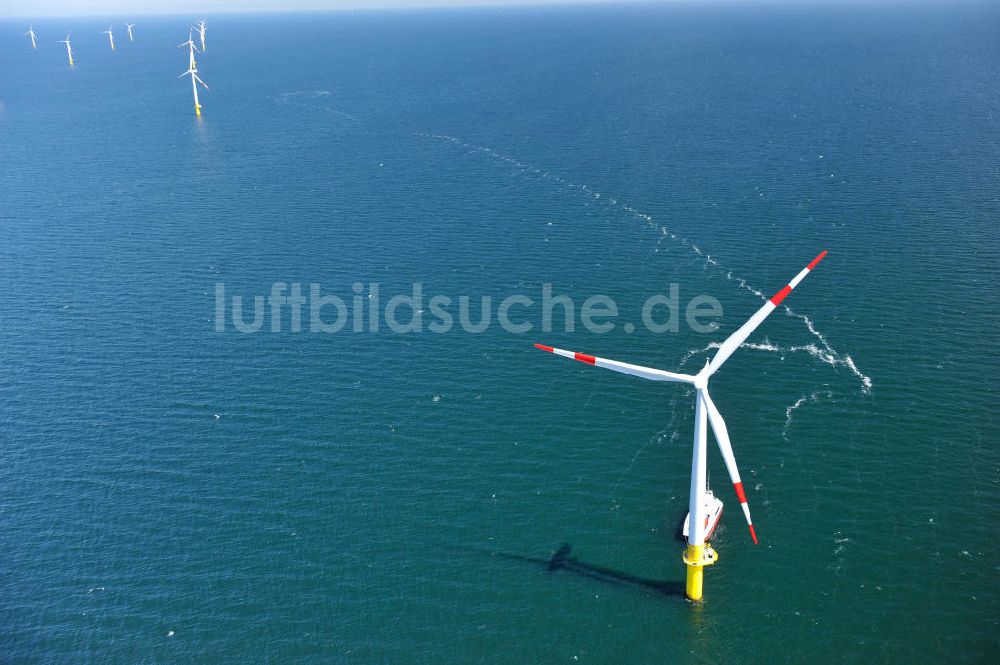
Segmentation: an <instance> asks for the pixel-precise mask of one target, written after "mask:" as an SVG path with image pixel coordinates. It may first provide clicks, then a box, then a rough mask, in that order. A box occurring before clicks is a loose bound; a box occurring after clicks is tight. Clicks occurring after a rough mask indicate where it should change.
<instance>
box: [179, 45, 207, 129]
mask: <svg viewBox="0 0 1000 665" xmlns="http://www.w3.org/2000/svg"><path fill="white" fill-rule="evenodd" d="M182 46H187V47H188V70H187V71H186V72H184V73H183V74H181V75H180V76H178V77H177V78H182V77H184V76H189V75H190V76H191V93H192V94H193V95H194V114H195V115H196V116H198V117H201V102H199V101H198V84H199V83H200V84H201V85H203V86H204V87H205V90H208V84H206V83H205V82H204V81H202V80H201V78H200V77H199V76H198V63H196V62H195V60H194V53H195V51H197V50H198V47H196V46H195V45H194V39H192V33H190V32H189V33H188V40H187V41H186V42H184V43H183V44H178V45H177V48H180V47H182Z"/></svg>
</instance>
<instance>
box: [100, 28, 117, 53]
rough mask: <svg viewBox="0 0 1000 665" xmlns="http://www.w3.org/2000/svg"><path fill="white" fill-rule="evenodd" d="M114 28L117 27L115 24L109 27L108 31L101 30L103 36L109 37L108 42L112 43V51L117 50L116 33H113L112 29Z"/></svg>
mask: <svg viewBox="0 0 1000 665" xmlns="http://www.w3.org/2000/svg"><path fill="white" fill-rule="evenodd" d="M114 27H115V25H114V23H112V24H111V25H109V26H108V29H107V30H101V34H105V35H107V36H108V41H110V42H111V50H112V51H114V50H115V33H113V32H111V30H112V28H114Z"/></svg>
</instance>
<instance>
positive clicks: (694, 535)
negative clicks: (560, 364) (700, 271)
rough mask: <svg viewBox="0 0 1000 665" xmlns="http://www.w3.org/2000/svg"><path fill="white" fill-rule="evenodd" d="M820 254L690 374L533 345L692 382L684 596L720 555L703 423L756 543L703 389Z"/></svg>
mask: <svg viewBox="0 0 1000 665" xmlns="http://www.w3.org/2000/svg"><path fill="white" fill-rule="evenodd" d="M825 256H826V250H824V251H823V252H821V253H820V254H819V256H817V257H816V258H815V259H813V260H812V262H811V263H810V264H809V265H808V266H806V267H805V268H804V269H803V270H802V271H801V272H799V274H798V275H796V276H795V278H794V279H793V280H792V281H790V282H789V283H788V284H787V285H786V286H785V287H784V288H783V289H781V290H780V291H778V292H777V293H775V294H774V295H773V296H771V298H770V299H769V300H768V301H767V302H765V303H764V305H763V306H762V307H761V308H760V309H759V310H757V313H756V314H754V315H753V316H751V317H750V319H749V320H748V321H747V322H746V323H744V324H743V325H742V326H741V327H740V329H739V330H737V331H736V332H734V333H733V334H732V335H730V336H729V337H728V338H727V339H726V341H725V342H723V343H722V345H721V346H720V347H719V349H718V351H716V353H715V356H714V357H713V358H712V359H711V361H706V363H705V367H704V368H702V370H701V371H700V372H698V374H696V375H694V376H692V375H690V374H677V373H674V372H666V371H664V370H661V369H654V368H652V367H643V366H641V365H632V364H629V363H623V362H618V361H617V360H608V359H606V358H597V357H595V356H588V355H585V354H583V353H574V352H573V351H565V350H563V349H556V348H553V347H551V346H543V345H541V344H535V346H536V347H537V348H539V349H541V350H542V351H548V352H549V353H554V354H556V355H559V356H563V357H565V358H572V359H574V360H579V361H581V362H585V363H587V364H590V365H594V366H596V367H603V368H605V369H610V370H613V371H615V372H621V373H622V374H631V375H632V376H638V377H640V378H643V379H648V380H650V381H672V382H678V383H687V384H690V385H693V386H694V389H695V403H694V413H695V421H694V450H693V453H692V458H691V495H690V499H689V501H688V511H689V512H688V523H689V528H688V534H687V535H688V541H687V542H688V544H687V548H686V550H685V552H684V556H683V559H684V563H685V564H686V565H687V585H686V590H687V596H688V598H690V599H691V600H701V597H702V586H703V585H702V582H703V570H704V567H705V566H711V565H712V564H714V563H716V562H717V561H718V560H719V557H718V554H717V553H716V552H715V550H713V549H712V547H711V546H710V545H708V544H707V543H706V539H707V537H708V533H707V531H708V526H709V524H708V522H709V514H708V507H709V506H708V503H707V502H706V500H705V499H706V494H707V489H708V488H707V475H708V471H707V427H706V426H707V425H711V427H712V431H713V432H714V433H715V441H716V443H718V444H719V451H720V452H721V453H722V458H723V460H725V462H726V470H727V471H728V472H729V478H730V480H732V482H733V489H735V490H736V498H737V499H738V500H739V502H740V507H742V508H743V515H744V517H745V518H746V521H747V526H748V527H749V528H750V536H751V537H752V538H753V542H754V544H757V533H756V532H755V531H754V528H753V521H752V520H751V519H750V506H749V505H748V504H747V497H746V493H745V492H744V491H743V483H742V481H741V480H740V472H739V470H738V469H737V468H736V458H735V457H734V456H733V447H732V444H731V442H730V440H729V431H728V430H727V428H726V422H725V421H724V420H723V419H722V414H720V413H719V410H718V409H717V408H716V406H715V403H714V402H713V401H712V398H711V397H710V396H709V394H708V380H709V378H711V376H712V375H713V374H715V373H716V372H717V371H718V370H719V368H720V367H722V365H723V363H725V362H726V360H728V359H729V356H731V355H733V352H734V351H736V349H738V348H739V347H740V345H742V344H743V342H745V341H746V339H747V338H748V337H749V336H750V335H751V334H752V333H753V331H754V330H756V329H757V328H758V327H759V326H760V324H761V323H763V322H764V319H766V318H767V317H768V315H769V314H770V313H771V312H773V311H774V310H775V308H777V306H778V305H780V304H781V301H782V300H784V299H785V298H786V297H787V296H788V294H789V293H791V292H792V289H794V288H795V287H796V286H798V285H799V282H801V281H802V280H803V279H805V278H806V276H807V275H808V274H809V272H810V271H812V269H813V268H815V267H816V265H817V264H818V263H819V262H820V261H822V260H823V257H825Z"/></svg>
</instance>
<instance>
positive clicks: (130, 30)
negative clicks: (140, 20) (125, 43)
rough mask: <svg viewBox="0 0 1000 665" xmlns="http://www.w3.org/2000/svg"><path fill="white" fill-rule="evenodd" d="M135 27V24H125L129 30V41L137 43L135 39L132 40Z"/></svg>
mask: <svg viewBox="0 0 1000 665" xmlns="http://www.w3.org/2000/svg"><path fill="white" fill-rule="evenodd" d="M134 27H135V23H126V24H125V28H126V29H127V30H128V40H129V41H130V42H134V41H135V40H134V39H133V38H132V28H134Z"/></svg>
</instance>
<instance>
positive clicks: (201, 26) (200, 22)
mask: <svg viewBox="0 0 1000 665" xmlns="http://www.w3.org/2000/svg"><path fill="white" fill-rule="evenodd" d="M197 30H198V36H199V37H200V38H201V50H202V51H204V50H205V30H206V26H205V19H203V18H200V19H198V27H197Z"/></svg>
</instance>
